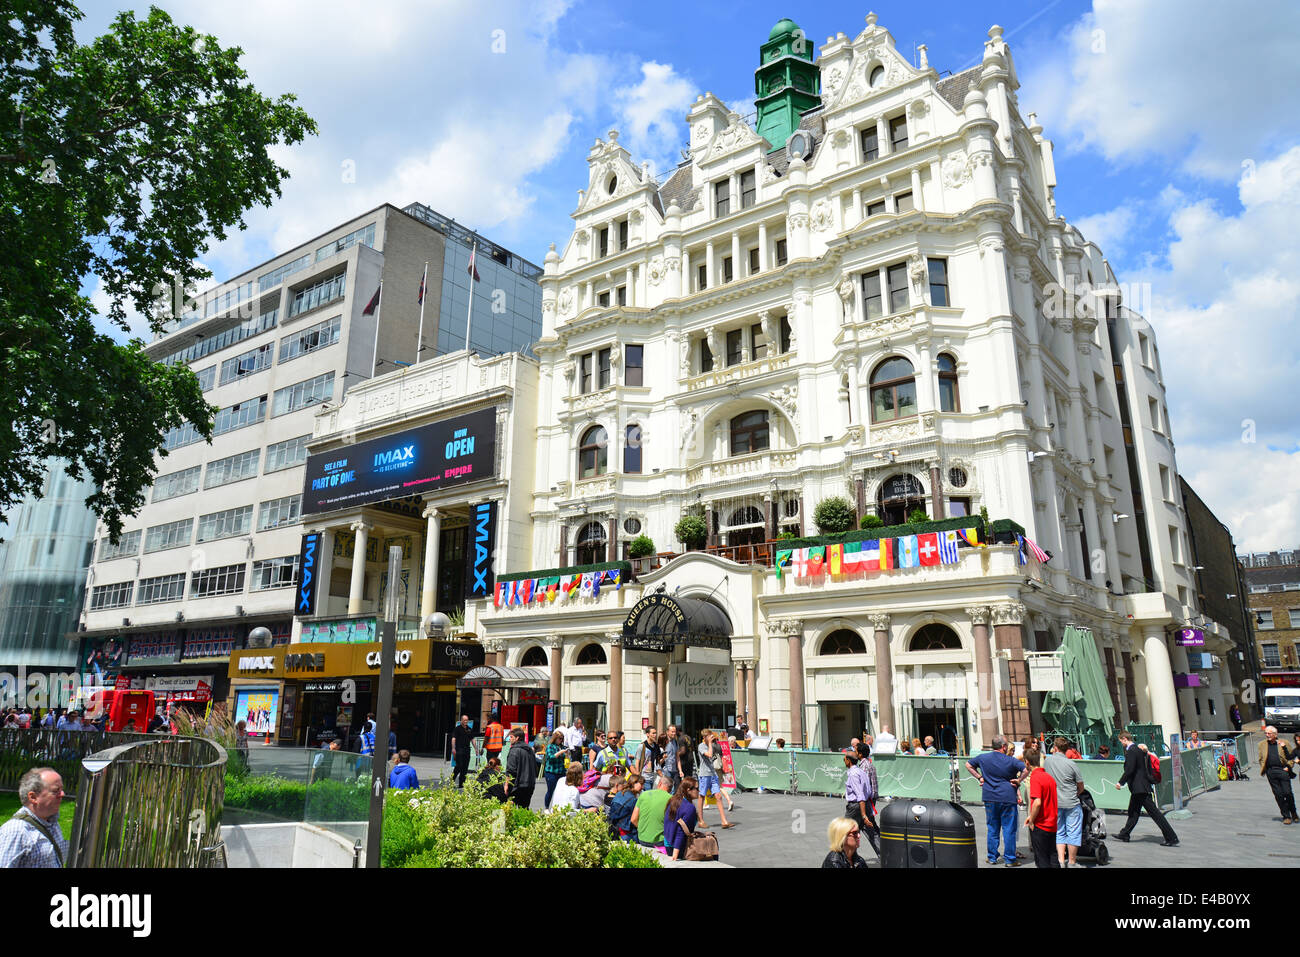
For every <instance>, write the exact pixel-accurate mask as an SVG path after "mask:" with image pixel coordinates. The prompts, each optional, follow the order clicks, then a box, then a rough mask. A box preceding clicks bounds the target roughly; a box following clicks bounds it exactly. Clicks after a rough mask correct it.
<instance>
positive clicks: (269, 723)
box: [235, 688, 280, 738]
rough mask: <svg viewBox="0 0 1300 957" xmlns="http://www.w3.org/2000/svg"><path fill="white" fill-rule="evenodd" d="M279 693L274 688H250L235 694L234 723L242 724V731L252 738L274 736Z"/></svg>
mask: <svg viewBox="0 0 1300 957" xmlns="http://www.w3.org/2000/svg"><path fill="white" fill-rule="evenodd" d="M279 707H280V692H279V691H278V690H277V689H275V688H251V689H248V690H243V689H241V690H239V691H237V692H235V722H236V723H238V722H240V721H243V722H244V730H245V731H246V732H247V733H248V734H249V735H251V736H254V737H259V738H261V737H270V736H271V735H274V734H275V718H276V715H277V714H278V713H279Z"/></svg>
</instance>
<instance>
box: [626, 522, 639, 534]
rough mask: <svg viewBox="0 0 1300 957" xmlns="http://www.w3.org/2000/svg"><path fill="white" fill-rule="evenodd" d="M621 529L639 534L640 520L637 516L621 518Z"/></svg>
mask: <svg viewBox="0 0 1300 957" xmlns="http://www.w3.org/2000/svg"><path fill="white" fill-rule="evenodd" d="M623 531H625V532H627V533H628V534H629V535H639V534H640V533H641V520H640V519H639V518H625V519H623Z"/></svg>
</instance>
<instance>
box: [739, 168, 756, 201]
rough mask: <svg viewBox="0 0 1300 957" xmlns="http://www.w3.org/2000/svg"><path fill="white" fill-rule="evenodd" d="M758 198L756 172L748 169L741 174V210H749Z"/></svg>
mask: <svg viewBox="0 0 1300 957" xmlns="http://www.w3.org/2000/svg"><path fill="white" fill-rule="evenodd" d="M757 198H758V189H757V186H756V180H755V177H754V171H753V170H752V169H747V170H745V172H743V173H741V174H740V208H741V209H749V207H751V206H753V205H754V202H755V200H756V199H757Z"/></svg>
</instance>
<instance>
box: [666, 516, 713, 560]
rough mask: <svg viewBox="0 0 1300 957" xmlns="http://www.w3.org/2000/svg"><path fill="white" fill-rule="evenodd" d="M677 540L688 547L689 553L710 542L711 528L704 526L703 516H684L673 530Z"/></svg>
mask: <svg viewBox="0 0 1300 957" xmlns="http://www.w3.org/2000/svg"><path fill="white" fill-rule="evenodd" d="M673 534H674V535H676V536H677V540H678V541H679V542H681V543H682V544H683V545H685V546H686V550H687V551H692V550H694V549H699V548H703V547H704V543H705V542H707V541H708V540H709V527H708V526H707V525H706V524H704V516H703V515H683V516H682V517H681V520H680V521H678V523H677V525H676V527H674V528H673Z"/></svg>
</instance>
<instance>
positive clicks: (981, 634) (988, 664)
mask: <svg viewBox="0 0 1300 957" xmlns="http://www.w3.org/2000/svg"><path fill="white" fill-rule="evenodd" d="M965 611H966V614H967V615H968V616H969V617H970V621H971V632H972V634H973V635H974V640H975V683H976V687H977V688H978V689H979V702H978V708H979V720H980V738H981V741H982V743H983V744H989V743H990V742H992V741H993V736H994V735H996V734H997V733H998V702H997V698H996V696H995V694H994V688H993V656H992V652H991V651H990V649H989V609H988V606H987V605H974V606H972V607H970V608H967V609H965Z"/></svg>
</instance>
